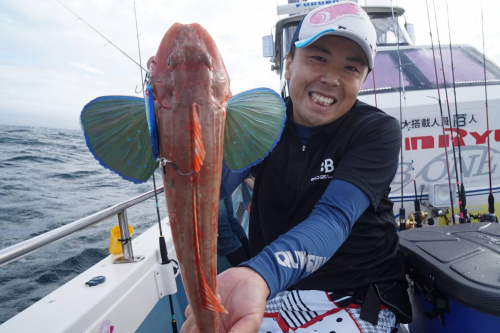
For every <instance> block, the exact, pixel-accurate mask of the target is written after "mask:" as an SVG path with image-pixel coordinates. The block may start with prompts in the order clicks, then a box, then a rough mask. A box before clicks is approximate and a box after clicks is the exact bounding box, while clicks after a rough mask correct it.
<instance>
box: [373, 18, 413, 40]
mask: <svg viewBox="0 0 500 333" xmlns="http://www.w3.org/2000/svg"><path fill="white" fill-rule="evenodd" d="M370 19H371V21H372V23H373V26H374V27H375V30H376V31H377V46H392V45H397V43H398V40H397V39H398V38H399V45H410V43H409V41H408V40H407V37H408V35H407V34H406V33H405V31H404V30H403V29H402V28H401V25H398V24H396V27H397V30H398V32H397V33H396V31H395V30H394V22H393V21H392V15H390V14H376V15H375V14H371V15H370ZM396 20H397V21H396V23H399V22H398V21H399V20H398V19H397V16H396Z"/></svg>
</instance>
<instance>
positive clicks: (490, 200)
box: [481, 0, 495, 214]
mask: <svg viewBox="0 0 500 333" xmlns="http://www.w3.org/2000/svg"><path fill="white" fill-rule="evenodd" d="M481 30H482V34H483V70H484V96H485V105H486V133H488V135H487V137H486V138H487V143H488V175H489V180H490V194H489V195H488V212H489V213H490V214H494V213H495V197H494V196H493V191H492V188H491V155H490V122H489V119H488V89H487V87H486V53H485V50H484V19H483V1H482V0H481Z"/></svg>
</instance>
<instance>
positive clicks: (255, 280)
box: [181, 267, 269, 333]
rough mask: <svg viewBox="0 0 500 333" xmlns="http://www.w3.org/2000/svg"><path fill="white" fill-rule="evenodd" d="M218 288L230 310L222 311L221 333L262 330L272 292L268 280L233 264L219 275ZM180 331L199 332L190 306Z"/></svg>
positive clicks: (220, 317)
mask: <svg viewBox="0 0 500 333" xmlns="http://www.w3.org/2000/svg"><path fill="white" fill-rule="evenodd" d="M217 289H218V290H217V291H218V293H219V295H220V298H221V303H222V305H223V306H224V308H225V309H226V310H227V312H229V314H223V313H222V314H219V333H255V332H258V331H259V328H260V325H261V324H262V318H263V316H264V309H265V307H266V299H267V296H269V288H268V286H267V283H266V281H264V279H263V278H262V277H261V276H260V275H259V274H258V273H256V272H255V271H254V270H253V269H250V268H248V267H238V268H231V269H228V270H227V271H225V272H223V273H221V274H219V276H217ZM184 314H185V316H186V318H187V319H186V322H185V323H184V325H182V329H181V333H199V332H200V331H198V329H197V328H196V325H195V322H194V316H193V315H192V311H191V307H190V306H188V307H187V308H186V311H185V313H184Z"/></svg>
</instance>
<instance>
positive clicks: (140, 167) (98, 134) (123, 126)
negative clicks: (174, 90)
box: [80, 96, 157, 184]
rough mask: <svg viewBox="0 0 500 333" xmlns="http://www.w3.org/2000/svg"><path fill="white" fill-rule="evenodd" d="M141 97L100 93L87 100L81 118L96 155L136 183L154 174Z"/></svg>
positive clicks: (154, 166)
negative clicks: (99, 95)
mask: <svg viewBox="0 0 500 333" xmlns="http://www.w3.org/2000/svg"><path fill="white" fill-rule="evenodd" d="M144 110H145V109H144V99H143V98H138V97H131V96H103V97H98V98H96V99H94V100H93V101H91V102H89V103H88V104H87V105H85V107H84V108H83V110H82V113H81V115H80V121H81V124H82V129H83V132H84V134H85V141H86V142H87V147H88V148H89V150H90V152H91V153H92V154H93V155H94V157H95V159H96V160H98V161H99V163H101V165H102V166H104V167H105V168H107V169H110V170H111V171H113V172H115V173H117V174H119V175H120V176H121V177H122V178H124V179H126V180H128V181H131V182H133V183H136V184H139V183H143V182H145V181H147V180H148V179H149V177H151V175H152V174H153V172H154V170H155V168H156V167H157V163H156V162H155V159H154V158H153V152H152V149H151V138H150V136H149V130H148V122H147V120H146V114H145V112H144Z"/></svg>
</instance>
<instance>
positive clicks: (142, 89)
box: [135, 85, 144, 94]
mask: <svg viewBox="0 0 500 333" xmlns="http://www.w3.org/2000/svg"><path fill="white" fill-rule="evenodd" d="M137 87H139V85H136V86H135V93H136V94H139V93H141V92H143V91H144V85H142V88H141V90H139V91H137Z"/></svg>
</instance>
